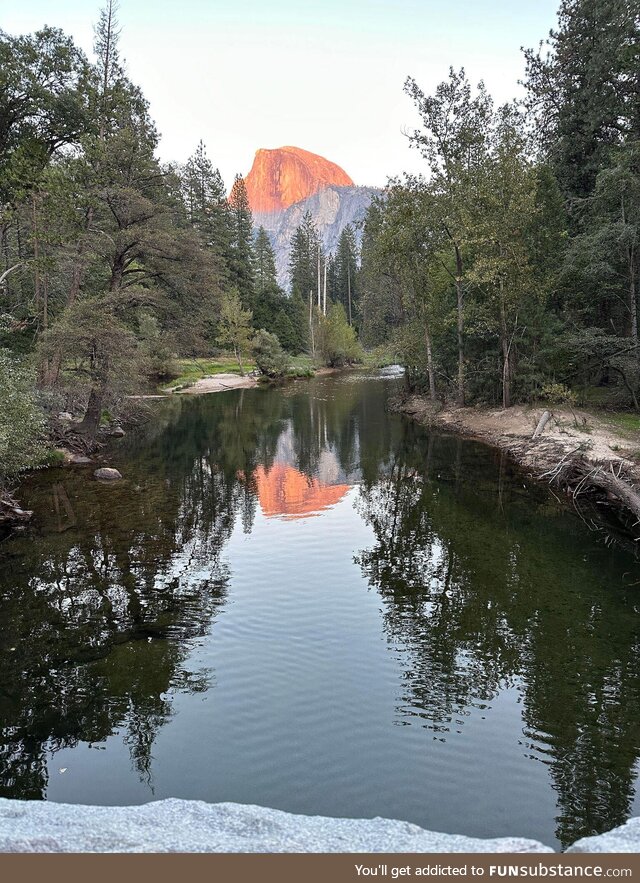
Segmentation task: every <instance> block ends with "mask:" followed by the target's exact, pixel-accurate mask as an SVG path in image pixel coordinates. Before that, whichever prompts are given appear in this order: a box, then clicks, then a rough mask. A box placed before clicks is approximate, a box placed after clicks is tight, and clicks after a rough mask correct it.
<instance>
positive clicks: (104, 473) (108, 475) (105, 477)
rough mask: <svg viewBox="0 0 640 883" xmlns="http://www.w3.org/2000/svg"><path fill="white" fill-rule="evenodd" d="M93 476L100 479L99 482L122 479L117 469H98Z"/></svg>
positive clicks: (103, 467) (104, 467) (105, 467)
mask: <svg viewBox="0 0 640 883" xmlns="http://www.w3.org/2000/svg"><path fill="white" fill-rule="evenodd" d="M93 474H94V475H95V477H96V478H98V479H100V481H118V480H119V479H120V478H122V475H121V474H120V473H119V472H118V470H117V469H111V468H109V467H107V466H102V467H101V468H100V469H96V471H95V472H94V473H93Z"/></svg>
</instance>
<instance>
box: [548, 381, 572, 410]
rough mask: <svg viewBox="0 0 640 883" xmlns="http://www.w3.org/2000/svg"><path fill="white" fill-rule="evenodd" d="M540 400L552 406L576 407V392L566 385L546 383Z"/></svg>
mask: <svg viewBox="0 0 640 883" xmlns="http://www.w3.org/2000/svg"><path fill="white" fill-rule="evenodd" d="M540 398H541V399H544V400H545V401H547V402H550V403H551V404H552V405H575V404H576V401H577V398H578V397H577V396H576V394H575V392H574V391H573V390H571V389H569V387H568V386H565V385H564V383H545V384H543V386H542V387H541V389H540Z"/></svg>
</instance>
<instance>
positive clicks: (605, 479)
mask: <svg viewBox="0 0 640 883" xmlns="http://www.w3.org/2000/svg"><path fill="white" fill-rule="evenodd" d="M578 471H579V472H581V473H582V475H583V478H582V481H581V484H582V483H584V482H588V483H589V484H592V485H594V486H595V487H597V488H600V489H601V490H603V491H605V492H606V493H607V494H611V495H612V496H614V497H615V498H616V499H618V500H619V501H620V502H621V503H622V504H623V505H624V507H625V508H626V509H628V510H629V511H630V512H633V514H634V515H635V516H636V518H637V519H638V520H639V521H640V493H638V491H637V490H636V488H635V485H634V484H633V483H632V482H630V481H629V479H628V478H627V477H626V476H625V475H624V472H623V470H622V466H621V465H618V466H617V471H616V468H614V464H613V463H611V462H609V463H605V464H597V465H595V466H593V465H592V464H589V463H584V464H581V466H580V469H579V470H578Z"/></svg>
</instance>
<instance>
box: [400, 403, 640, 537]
mask: <svg viewBox="0 0 640 883" xmlns="http://www.w3.org/2000/svg"><path fill="white" fill-rule="evenodd" d="M392 408H393V410H397V411H400V412H402V413H404V414H407V415H408V416H410V417H413V418H414V419H415V420H418V421H419V422H421V423H425V424H429V425H433V426H438V427H441V428H443V429H447V430H449V431H452V432H456V433H459V434H461V435H464V436H465V437H467V438H472V439H477V440H479V441H483V442H486V443H487V444H490V445H492V446H494V447H498V448H501V449H502V450H505V451H507V452H508V453H509V454H510V455H511V457H512V458H513V459H514V460H515V461H516V462H517V463H518V464H519V465H520V466H522V467H524V468H525V469H526V470H527V471H528V472H529V473H530V474H531V475H533V476H534V477H536V478H538V479H540V480H543V481H547V482H548V483H549V484H550V485H552V486H555V487H557V488H560V489H562V490H563V491H564V492H565V493H566V494H568V495H569V496H570V497H572V498H573V499H574V501H577V500H578V499H579V498H581V497H582V498H585V500H586V499H589V500H590V501H591V502H593V503H594V504H595V505H597V506H599V507H607V508H609V509H611V510H613V511H615V512H616V514H617V515H618V516H619V517H621V519H622V520H623V522H624V524H625V527H626V528H627V529H628V530H630V531H631V532H632V533H633V534H634V535H635V536H640V450H639V449H640V434H639V433H634V432H625V431H623V430H620V429H617V428H616V427H615V426H614V425H613V424H612V423H611V422H610V421H609V420H608V419H607V416H606V414H602V415H598V414H594V413H592V412H587V411H582V410H573V411H571V410H570V409H568V408H555V407H554V408H549V413H550V416H549V419H548V421H547V422H546V425H545V426H544V428H543V429H542V431H541V432H540V434H539V435H538V437H537V438H533V436H534V433H535V431H536V428H537V427H538V424H539V423H540V420H541V418H542V417H543V415H544V414H545V410H546V409H545V408H544V407H532V406H524V405H516V406H514V407H512V408H508V409H506V410H502V409H501V408H500V409H498V408H496V409H491V408H480V407H477V408H452V407H445V408H442V407H441V406H440V405H436V406H434V405H433V403H432V402H431V401H430V400H429V399H427V398H424V397H422V396H410V397H408V398H399V399H396V400H394V401H393V402H392Z"/></svg>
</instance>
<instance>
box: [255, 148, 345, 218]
mask: <svg viewBox="0 0 640 883" xmlns="http://www.w3.org/2000/svg"><path fill="white" fill-rule="evenodd" d="M245 183H246V185H247V195H248V197H249V204H250V206H251V210H252V211H253V212H255V213H258V214H262V213H265V212H276V211H280V210H281V209H286V208H288V207H289V206H290V205H293V203H294V202H300V200H301V199H306V198H307V196H311V195H312V194H313V193H317V192H318V191H319V190H322V189H323V187H327V186H329V185H332V184H333V185H335V186H338V187H352V186H353V181H352V180H351V178H350V177H349V175H347V173H346V172H345V171H344V169H341V168H340V166H337V165H336V164H335V163H332V162H329V160H328V159H325V158H324V157H323V156H318V155H317V154H316V153H310V152H309V151H308V150H302V149H301V148H300V147H276V148H275V149H274V150H264V149H260V150H258V151H256V155H255V159H254V160H253V165H252V166H251V171H250V172H249V174H248V175H247V177H246V179H245Z"/></svg>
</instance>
